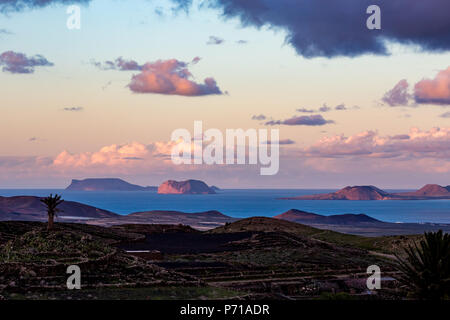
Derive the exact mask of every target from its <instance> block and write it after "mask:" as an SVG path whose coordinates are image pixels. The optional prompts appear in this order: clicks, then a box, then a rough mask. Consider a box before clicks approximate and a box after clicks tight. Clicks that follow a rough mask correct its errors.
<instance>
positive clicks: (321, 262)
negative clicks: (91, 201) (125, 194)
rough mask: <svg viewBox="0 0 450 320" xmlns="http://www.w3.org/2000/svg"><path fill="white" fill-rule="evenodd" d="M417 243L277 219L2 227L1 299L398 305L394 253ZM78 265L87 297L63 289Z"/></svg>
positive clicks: (399, 292) (16, 224) (399, 294)
mask: <svg viewBox="0 0 450 320" xmlns="http://www.w3.org/2000/svg"><path fill="white" fill-rule="evenodd" d="M418 237H419V236H415V237H379V238H365V237H359V236H351V235H345V234H340V233H337V232H333V231H326V230H325V231H324V230H319V229H315V228H312V227H308V226H304V225H301V224H298V223H293V222H288V221H282V220H276V219H270V218H251V219H244V220H240V221H238V222H235V223H231V224H227V225H226V226H223V227H219V228H216V229H214V230H211V231H209V232H200V231H198V230H194V229H192V228H190V227H188V226H183V225H120V226H114V227H109V228H104V227H99V226H89V225H84V224H56V229H55V230H54V231H52V232H48V231H47V230H46V229H45V224H42V223H39V222H0V296H1V297H3V298H4V299H221V298H238V299H261V298H269V299H321V298H325V299H329V298H336V297H339V298H345V299H374V298H378V299H379V298H382V299H398V298H400V297H402V296H404V293H403V292H402V290H401V288H400V287H399V286H398V283H397V282H396V281H395V280H393V279H392V278H394V277H395V274H396V270H395V267H394V260H393V259H392V253H394V252H399V251H400V249H401V248H402V247H403V246H404V245H405V244H406V243H409V242H411V241H413V240H414V239H417V238H418ZM136 251H138V252H136ZM143 251H144V252H143ZM155 252H156V253H158V254H155ZM73 264H76V265H78V266H79V267H80V268H81V270H82V289H81V290H68V289H67V287H66V280H67V277H68V275H67V274H66V268H67V266H69V265H73ZM372 264H376V265H379V266H380V267H381V270H382V275H383V277H385V279H386V281H384V282H383V288H382V290H380V291H377V292H368V290H367V287H366V284H365V282H366V279H367V276H368V275H367V274H366V269H367V267H368V266H369V265H372ZM391 277H392V278H391Z"/></svg>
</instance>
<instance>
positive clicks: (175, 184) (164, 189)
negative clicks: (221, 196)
mask: <svg viewBox="0 0 450 320" xmlns="http://www.w3.org/2000/svg"><path fill="white" fill-rule="evenodd" d="M215 188H217V187H215ZM158 193H160V194H215V193H216V191H215V189H214V188H213V187H209V186H208V185H207V184H206V183H204V182H203V181H200V180H186V181H175V180H167V181H165V182H163V183H162V184H161V185H160V186H159V187H158Z"/></svg>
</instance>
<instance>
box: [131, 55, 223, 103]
mask: <svg viewBox="0 0 450 320" xmlns="http://www.w3.org/2000/svg"><path fill="white" fill-rule="evenodd" d="M191 78H192V74H191V72H190V71H189V69H188V64H187V63H185V62H182V61H178V60H176V59H171V60H158V61H156V62H149V63H146V64H145V65H144V66H143V67H142V71H141V73H139V74H137V75H134V76H133V77H132V79H131V82H130V84H129V85H128V86H129V88H130V90H131V91H133V92H136V93H158V94H166V95H181V96H204V95H212V94H222V91H221V90H220V89H219V87H218V86H217V83H216V81H215V80H214V79H213V78H206V79H205V80H204V81H203V83H197V82H194V81H193V80H191Z"/></svg>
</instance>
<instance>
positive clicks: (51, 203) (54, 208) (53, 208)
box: [41, 194, 64, 230]
mask: <svg viewBox="0 0 450 320" xmlns="http://www.w3.org/2000/svg"><path fill="white" fill-rule="evenodd" d="M41 202H42V203H44V204H45V205H46V206H47V213H48V225H47V230H52V229H53V220H54V218H55V216H56V213H58V212H60V211H61V210H59V209H58V206H59V205H60V204H61V203H63V202H64V200H61V196H60V195H57V194H55V196H53V195H52V194H50V196H49V197H46V198H43V199H41Z"/></svg>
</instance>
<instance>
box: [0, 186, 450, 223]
mask: <svg viewBox="0 0 450 320" xmlns="http://www.w3.org/2000/svg"><path fill="white" fill-rule="evenodd" d="M332 191H336V190H306V189H299V190H296V189H272V190H271V189H244V190H238V189H228V190H222V191H220V192H219V193H218V194H215V195H161V194H157V193H156V192H145V191H141V192H126V191H120V192H96V191H93V192H92V191H90V192H81V191H66V190H57V189H52V190H48V189H3V190H2V189H0V196H16V195H33V196H47V195H49V194H50V193H58V194H62V196H63V199H65V200H71V201H77V202H81V203H85V204H89V205H92V206H95V207H98V208H101V209H105V210H109V211H112V212H115V213H118V214H128V213H132V212H138V211H149V210H176V211H183V212H200V211H207V210H218V211H220V212H222V213H223V214H226V215H229V216H232V217H238V218H246V217H252V216H265V217H271V216H274V215H277V214H280V213H283V212H285V211H287V210H289V209H299V210H304V211H309V212H313V213H318V214H322V215H331V214H342V213H364V214H367V215H369V216H371V217H373V218H375V219H379V220H382V221H389V222H418V223H423V222H431V223H450V200H411V201H395V200H386V201H342V200H340V201H339V200H280V199H278V198H281V197H293V196H298V195H306V194H315V193H323V192H332ZM388 191H405V190H388Z"/></svg>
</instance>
